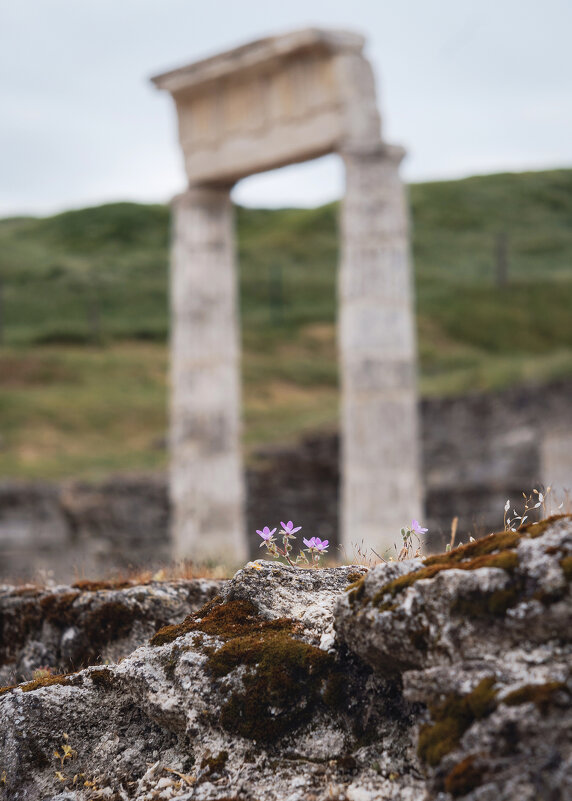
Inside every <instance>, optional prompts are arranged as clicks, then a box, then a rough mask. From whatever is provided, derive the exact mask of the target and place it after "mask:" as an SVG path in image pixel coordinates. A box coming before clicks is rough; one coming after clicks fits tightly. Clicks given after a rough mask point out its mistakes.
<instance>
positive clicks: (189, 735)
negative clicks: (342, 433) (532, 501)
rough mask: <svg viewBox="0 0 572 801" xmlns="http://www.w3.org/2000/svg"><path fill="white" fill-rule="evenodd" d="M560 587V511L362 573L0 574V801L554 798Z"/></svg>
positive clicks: (566, 528) (564, 702) (570, 651)
mask: <svg viewBox="0 0 572 801" xmlns="http://www.w3.org/2000/svg"><path fill="white" fill-rule="evenodd" d="M571 580H572V517H571V516H560V517H554V518H552V519H550V520H544V521H542V522H541V523H535V524H531V525H528V526H525V527H523V528H522V529H521V530H519V531H518V532H512V531H509V532H506V531H503V532H500V533H498V534H492V535H490V536H489V537H485V538H483V539H481V540H478V541H476V542H472V543H468V544H466V545H464V546H461V547H459V548H455V549H453V550H451V551H450V552H448V553H441V554H438V555H435V556H431V557H429V558H427V559H425V560H423V561H421V560H420V559H412V560H409V561H404V562H392V563H388V564H381V563H380V564H378V565H376V566H375V567H373V568H372V569H371V570H369V571H368V570H367V569H366V568H365V567H363V566H361V565H353V566H344V567H337V568H325V569H308V570H303V569H301V568H291V567H288V566H284V565H280V564H276V563H273V562H265V561H260V562H250V563H248V564H247V565H246V566H245V567H244V568H243V569H242V570H240V571H238V573H237V574H236V575H235V576H234V577H233V578H232V579H230V580H227V581H213V580H206V579H194V580H190V581H178V582H163V583H161V582H157V581H153V582H151V583H149V584H147V585H146V586H132V585H130V584H129V583H128V582H127V583H126V585H125V586H122V585H121V584H119V585H118V584H106V583H105V582H81V583H79V584H76V585H75V586H74V587H58V588H53V589H42V588H39V587H34V586H27V587H20V588H15V587H2V586H1V585H0V685H1V684H3V683H5V686H0V799H1V800H2V801H4V800H5V801H169V799H178V801H422V799H423V801H455V800H457V801H458V800H459V799H464V801H516V799H518V801H537V799H538V801H541V800H542V801H569V799H570V798H572V630H571V628H570V613H571V611H572V595H571V592H570V582H571ZM184 615H187V616H186V617H185V618H184V619H182V618H183V617H184ZM159 626H162V628H161V629H160V630H159V631H158V632H156V633H155V630H156V629H157V627H159ZM149 638H150V639H149ZM58 671H61V672H60V673H58ZM73 671H75V672H73ZM16 682H23V683H20V684H18V685H17V686H14V685H15V684H16Z"/></svg>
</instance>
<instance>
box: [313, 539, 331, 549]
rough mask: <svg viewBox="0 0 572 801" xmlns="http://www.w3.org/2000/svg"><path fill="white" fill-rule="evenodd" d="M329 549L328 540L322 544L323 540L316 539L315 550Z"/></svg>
mask: <svg viewBox="0 0 572 801" xmlns="http://www.w3.org/2000/svg"><path fill="white" fill-rule="evenodd" d="M327 547H328V540H324V541H323V542H322V540H321V539H320V538H319V537H316V541H315V544H314V548H315V549H316V550H317V551H325V550H326V548H327Z"/></svg>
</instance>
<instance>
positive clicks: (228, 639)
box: [151, 599, 345, 742]
mask: <svg viewBox="0 0 572 801" xmlns="http://www.w3.org/2000/svg"><path fill="white" fill-rule="evenodd" d="M195 631H196V632H201V633H204V634H209V635H211V636H215V637H218V638H220V639H222V640H223V641H224V642H223V644H222V645H221V646H220V647H218V648H217V647H215V646H207V645H204V644H202V645H200V646H199V647H201V650H202V651H203V653H204V654H205V655H206V657H207V660H206V664H205V668H206V670H207V671H208V672H209V673H210V674H211V675H212V676H213V678H214V679H215V680H217V679H222V678H224V677H225V676H227V675H228V674H229V673H230V672H231V671H233V670H234V669H235V668H238V667H240V666H245V667H247V668H248V671H247V673H246V674H245V675H244V676H243V677H242V685H241V689H240V690H236V691H235V692H233V693H232V694H231V695H230V697H229V698H228V699H227V701H226V703H225V704H223V706H222V708H221V710H220V718H219V722H220V724H221V725H222V726H223V728H225V729H226V730H227V731H230V732H232V733H234V734H239V735H240V736H242V737H249V738H251V739H255V740H258V741H263V742H268V741H270V740H272V739H274V738H276V737H279V736H281V735H282V734H284V733H285V732H287V731H289V730H291V729H292V728H294V727H296V726H298V725H300V724H301V723H303V722H304V721H306V720H307V719H309V718H310V717H311V716H312V715H315V713H316V709H317V708H318V707H319V705H320V704H323V705H325V706H329V707H332V708H338V707H340V706H341V705H342V703H343V699H344V698H345V694H344V683H343V676H341V674H340V672H339V670H338V669H337V668H336V665H335V661H334V659H333V657H332V656H331V655H329V654H327V653H326V652H325V651H322V650H321V649H320V648H316V647H315V646H312V645H308V643H305V642H303V641H302V640H300V639H297V637H296V635H297V634H298V633H299V631H300V624H299V623H298V622H297V621H295V620H291V619H289V618H279V619H277V620H266V619H265V618H263V617H261V615H260V614H259V613H258V610H257V609H256V607H255V606H254V605H253V604H252V603H250V602H249V601H244V600H237V601H229V602H227V603H223V602H222V601H221V599H216V600H215V601H211V602H209V603H208V604H206V605H205V606H204V607H203V608H202V609H201V610H199V611H198V612H196V613H195V614H194V615H189V617H187V618H186V619H185V620H184V621H183V623H182V624H179V625H178V626H167V627H165V628H164V629H162V630H161V631H159V632H157V634H156V635H155V636H154V637H153V638H152V640H151V644H152V645H164V644H166V643H169V642H173V641H174V640H176V639H177V638H178V637H180V636H182V635H183V634H186V633H189V632H195ZM197 645H198V643H195V646H197Z"/></svg>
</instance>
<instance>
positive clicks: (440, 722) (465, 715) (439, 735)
mask: <svg viewBox="0 0 572 801" xmlns="http://www.w3.org/2000/svg"><path fill="white" fill-rule="evenodd" d="M494 685H495V678H494V677H493V676H489V677H487V678H484V679H482V680H481V681H480V682H479V683H478V684H477V686H476V687H475V689H474V690H473V691H472V692H470V693H469V694H468V695H465V696H460V695H459V694H458V693H452V694H451V695H450V696H448V697H447V698H446V699H445V700H444V701H443V702H442V703H441V704H438V705H435V706H432V707H430V708H429V712H430V714H431V717H432V719H433V721H434V722H433V723H429V724H427V725H425V726H423V727H422V728H421V730H420V732H419V740H418V746H417V753H418V754H419V757H420V758H421V759H422V760H423V762H426V763H427V764H428V765H431V766H432V767H435V765H438V764H439V762H440V761H441V760H442V759H443V757H444V756H446V754H449V753H450V752H451V751H453V750H454V749H455V748H456V747H457V746H458V745H459V743H460V741H461V737H462V736H463V734H464V733H465V732H466V731H467V729H468V728H469V727H470V726H472V724H473V723H474V722H475V721H476V720H481V719H482V718H485V717H488V715H490V714H491V712H493V711H494V710H495V709H496V707H497V702H496V694H497V691H496V690H495V689H494Z"/></svg>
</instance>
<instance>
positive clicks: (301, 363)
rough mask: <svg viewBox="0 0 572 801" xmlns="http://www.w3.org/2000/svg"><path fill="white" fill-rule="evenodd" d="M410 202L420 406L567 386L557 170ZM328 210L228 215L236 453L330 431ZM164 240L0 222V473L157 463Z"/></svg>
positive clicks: (563, 183) (564, 186)
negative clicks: (503, 241) (446, 397)
mask: <svg viewBox="0 0 572 801" xmlns="http://www.w3.org/2000/svg"><path fill="white" fill-rule="evenodd" d="M410 196H411V206H412V217H413V252H414V264H415V285H416V295H417V326H418V338H419V354H420V368H421V375H420V384H421V390H422V392H423V394H425V395H441V394H453V393H461V392H466V391H470V390H474V389H483V390H486V389H499V388H502V387H505V386H508V385H510V384H515V383H519V382H522V381H547V380H550V379H551V378H554V377H560V376H566V375H572V311H571V310H572V170H555V171H550V172H539V173H522V174H502V175H491V176H484V177H475V178H469V179H466V180H462V181H449V182H440V183H427V184H419V185H413V186H411V187H410ZM337 212H338V209H337V205H336V204H329V205H327V206H323V207H321V208H318V209H312V210H301V209H281V210H276V211H270V210H253V209H242V208H238V209H237V223H238V253H239V261H240V303H241V315H242V336H243V346H244V358H243V377H244V395H245V444H246V446H247V450H248V452H252V450H253V449H254V448H255V447H256V446H257V445H259V444H261V443H266V442H281V441H289V440H292V439H294V438H295V437H297V436H299V435H300V434H301V433H303V432H304V431H310V430H312V429H315V428H323V427H332V426H334V425H335V423H336V420H337V409H338V397H337V365H336V350H335V327H334V323H335V313H336V294H335V278H336V263H337V257H338V256H337V246H338V242H337V232H336V218H337ZM500 234H504V235H505V236H506V237H507V243H508V245H507V247H508V261H509V280H508V285H507V286H506V287H500V288H499V287H498V286H497V281H496V277H495V263H496V259H495V249H496V243H497V238H498V236H499V235H500ZM168 236H169V213H168V209H167V208H166V207H164V206H158V205H155V206H143V205H137V204H131V203H116V204H110V205H106V206H101V207H98V208H91V209H82V210H79V211H71V212H66V213H64V214H59V215H57V216H55V217H51V218H46V219H35V218H14V219H6V220H0V285H1V289H0V297H1V304H0V307H1V312H0V336H1V345H0V475H4V476H7V475H10V476H19V477H33V478H35V477H63V476H103V475H106V474H108V473H110V472H113V471H120V470H148V469H156V468H160V467H162V466H163V465H164V463H165V451H164V448H162V447H161V443H162V442H163V441H164V434H165V425H166V395H167V378H166V374H167V352H166V339H167V334H168V309H167V269H168Z"/></svg>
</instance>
